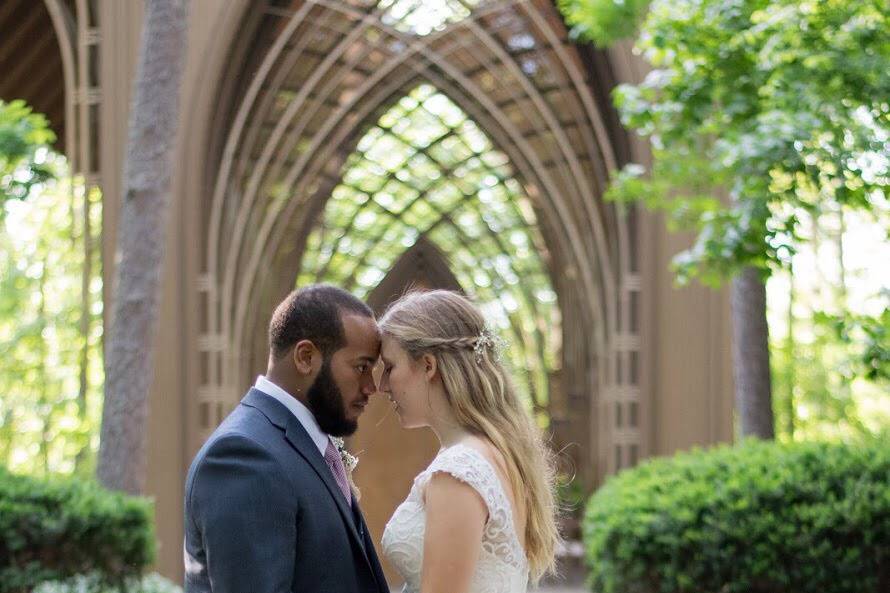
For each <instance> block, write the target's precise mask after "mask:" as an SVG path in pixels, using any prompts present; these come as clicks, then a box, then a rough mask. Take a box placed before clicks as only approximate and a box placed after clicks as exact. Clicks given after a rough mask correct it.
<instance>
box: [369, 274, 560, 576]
mask: <svg viewBox="0 0 890 593" xmlns="http://www.w3.org/2000/svg"><path fill="white" fill-rule="evenodd" d="M380 327H381V330H382V333H383V346H382V351H381V354H382V358H383V363H384V371H383V378H382V381H381V390H382V391H383V392H384V393H386V394H387V395H388V396H389V398H390V400H391V401H392V402H393V403H394V405H395V409H396V411H397V412H398V415H399V421H400V423H401V425H402V426H403V427H404V428H420V427H430V428H431V429H432V430H433V432H435V434H436V436H437V437H438V439H439V442H440V444H441V447H442V448H441V449H440V451H439V453H438V455H436V458H435V459H434V460H433V461H432V463H431V464H430V465H429V467H428V468H427V469H426V470H424V471H423V472H422V473H421V474H420V475H418V476H417V478H415V480H414V485H413V486H412V488H411V491H410V493H409V494H408V498H407V499H406V500H405V502H403V503H402V504H401V505H400V506H399V507H398V508H397V509H396V511H395V514H393V516H392V518H391V519H390V521H389V523H388V524H387V526H386V530H385V531H384V534H383V542H382V544H383V552H384V554H385V555H386V557H387V558H388V559H389V560H390V562H391V563H392V564H393V565H394V566H395V567H396V568H397V569H398V570H399V572H400V573H401V574H402V576H403V577H404V579H405V581H406V584H405V589H404V591H406V592H410V593H438V592H440V591H448V592H449V593H517V592H520V593H521V592H524V591H526V588H527V586H528V582H529V579H530V578H531V579H532V580H534V581H536V580H537V579H538V578H540V577H541V576H542V575H544V574H545V573H547V572H550V571H552V570H553V567H554V556H555V555H554V551H555V548H556V545H557V541H558V538H559V536H558V533H557V529H556V520H555V510H556V509H555V503H554V493H553V469H552V462H551V459H550V456H549V454H548V451H547V449H546V448H545V446H544V444H543V442H542V438H541V434H540V431H539V429H538V427H537V426H536V425H535V423H534V421H533V420H532V418H531V417H530V415H529V414H528V412H527V411H526V410H525V409H524V408H523V406H522V403H521V402H520V401H519V399H518V397H517V396H516V392H515V390H514V388H513V385H512V383H511V381H510V378H509V377H508V375H507V373H506V372H505V370H504V368H503V366H502V365H501V363H500V362H499V360H498V356H497V352H496V350H497V339H496V338H495V336H494V334H492V333H491V330H489V329H487V328H486V325H485V320H484V318H483V316H482V314H481V312H480V311H479V309H478V308H476V306H475V305H473V304H472V303H471V302H470V301H469V300H467V299H466V298H465V297H463V296H460V295H458V294H456V293H453V292H448V291H443V290H436V291H430V292H413V293H410V294H408V295H406V296H404V297H402V298H401V299H400V300H398V301H397V302H396V303H394V304H393V305H392V306H391V307H390V309H389V310H388V311H387V312H386V314H385V315H384V317H383V319H382V320H381V321H380Z"/></svg>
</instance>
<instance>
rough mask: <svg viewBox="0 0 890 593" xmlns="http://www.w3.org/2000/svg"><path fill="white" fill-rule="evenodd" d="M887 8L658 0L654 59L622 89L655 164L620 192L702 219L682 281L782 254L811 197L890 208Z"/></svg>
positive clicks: (635, 171)
mask: <svg viewBox="0 0 890 593" xmlns="http://www.w3.org/2000/svg"><path fill="white" fill-rule="evenodd" d="M594 6H596V5H595V4H593V3H590V4H589V8H590V10H588V11H587V12H586V13H584V15H585V16H584V18H586V22H588V24H589V26H590V27H593V26H594V24H595V22H596V21H597V19H598V17H599V15H598V13H596V12H595V11H594V10H593V7H594ZM888 15H890V13H888V11H887V10H886V2H885V0H864V1H862V2H847V1H846V0H820V1H816V0H807V1H799V0H772V1H768V0H733V1H731V2H726V1H723V0H706V1H700V0H654V1H653V2H652V3H651V6H650V10H649V13H648V16H647V17H646V20H645V22H644V23H643V25H642V28H641V33H640V37H639V39H638V40H637V48H638V49H639V51H641V52H642V53H643V55H644V56H645V58H646V59H647V60H648V62H649V63H650V64H651V65H652V66H653V70H652V71H651V72H650V73H649V74H648V75H647V76H646V78H645V80H644V81H643V82H642V83H641V84H639V85H635V86H634V85H621V86H620V87H619V88H618V89H616V91H615V102H616V104H617V106H618V108H619V110H620V112H621V117H622V121H623V122H624V123H625V125H627V126H628V127H630V128H632V129H635V130H637V131H638V132H639V133H641V134H643V135H645V136H648V137H649V138H650V139H651V141H652V150H653V166H652V169H651V171H648V173H649V175H648V177H647V176H646V175H645V173H646V171H645V170H644V169H643V168H642V167H640V166H638V165H631V166H628V167H626V168H625V169H624V170H623V171H621V172H620V173H619V174H617V175H616V176H615V177H614V179H613V186H612V188H611V190H610V192H609V194H608V195H609V197H611V198H613V199H617V200H634V201H636V200H643V201H645V202H646V204H647V205H648V206H649V207H652V208H656V209H660V210H665V211H666V212H667V213H668V214H669V215H670V218H671V220H672V221H673V222H674V223H675V224H677V225H680V226H684V227H689V228H693V229H695V230H697V231H698V237H697V240H696V242H695V244H694V246H693V247H692V248H691V249H689V250H687V251H685V252H683V253H681V254H680V255H678V257H677V258H676V260H675V266H676V269H677V272H678V278H679V280H680V281H681V282H683V281H687V280H689V279H690V278H692V277H699V278H700V279H701V280H703V281H704V282H706V283H708V284H718V283H720V282H721V281H722V280H724V279H725V278H727V277H730V276H732V275H733V274H735V273H736V272H737V271H738V270H739V269H741V268H743V267H746V266H754V267H756V268H758V269H760V270H762V271H763V272H764V274H767V273H769V271H770V270H772V269H774V268H776V267H780V266H781V265H782V263H783V257H787V255H788V254H790V253H793V252H794V250H795V248H796V247H797V245H798V241H799V238H798V233H797V227H798V220H797V219H798V215H799V212H800V211H806V212H809V213H811V214H817V213H818V212H820V211H823V210H836V209H837V208H838V207H839V205H844V206H846V207H849V208H854V209H856V208H860V209H874V208H881V207H883V211H884V212H886V201H887V196H886V193H885V190H886V186H887V181H888V167H890V153H888V150H887V140H888V137H890V103H888V101H887V97H890V70H888V69H887V68H886V64H887V63H888V62H890V22H888V18H890V16H888ZM727 198H728V199H727Z"/></svg>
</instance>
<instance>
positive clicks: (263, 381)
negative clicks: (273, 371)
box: [254, 375, 331, 457]
mask: <svg viewBox="0 0 890 593" xmlns="http://www.w3.org/2000/svg"><path fill="white" fill-rule="evenodd" d="M254 387H255V388H256V389H257V390H258V391H262V392H263V393H264V394H266V395H268V396H269V397H271V398H273V399H275V400H277V401H279V402H281V404H282V405H283V406H284V407H285V408H287V409H288V410H290V412H291V414H293V415H294V416H295V417H296V418H297V420H298V421H299V422H300V424H302V425H303V428H305V429H306V432H308V433H309V437H310V438H311V439H312V442H313V443H315V446H316V447H318V450H319V452H320V453H321V455H322V457H324V453H325V451H326V450H327V448H328V443H329V442H331V441H330V437H329V436H328V435H327V434H325V433H324V432H322V430H321V427H320V426H319V425H318V421H317V420H316V419H315V416H314V415H313V414H312V412H311V411H310V410H309V408H307V407H306V406H305V405H304V404H303V402H301V401H300V400H298V399H297V398H295V397H294V396H292V395H291V394H289V393H288V392H287V391H285V390H284V389H282V388H281V387H279V386H278V385H276V384H275V383H273V382H272V381H270V380H269V379H267V378H266V377H265V376H264V375H260V376H259V377H257V379H256V383H255V384H254Z"/></svg>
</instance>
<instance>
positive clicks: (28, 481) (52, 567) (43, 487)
mask: <svg viewBox="0 0 890 593" xmlns="http://www.w3.org/2000/svg"><path fill="white" fill-rule="evenodd" d="M154 549H155V544H154V527H153V513H152V506H151V503H150V502H149V501H147V500H145V499H140V498H133V497H128V496H125V495H123V494H119V493H116V492H108V491H107V490H103V489H102V488H101V487H100V486H99V485H97V484H95V483H91V482H78V481H75V480H72V479H50V480H38V479H35V478H32V477H28V476H18V475H13V474H10V473H9V472H8V471H7V470H5V469H3V468H0V593H6V592H15V591H30V590H31V589H33V588H34V586H36V585H37V584H38V583H41V582H44V581H50V580H64V579H67V578H70V577H73V576H75V575H79V574H87V573H90V574H95V575H99V577H100V578H101V580H102V581H103V582H105V583H107V584H116V583H123V582H124V580H125V579H127V578H128V577H132V576H135V575H139V574H141V573H142V572H143V571H144V570H145V569H146V568H147V567H148V566H149V565H150V564H151V563H152V562H153V560H154Z"/></svg>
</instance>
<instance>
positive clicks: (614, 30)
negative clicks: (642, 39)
mask: <svg viewBox="0 0 890 593" xmlns="http://www.w3.org/2000/svg"><path fill="white" fill-rule="evenodd" d="M651 2H652V0H559V8H560V10H561V11H562V13H563V15H565V18H566V22H567V23H568V24H569V25H572V29H571V35H572V37H573V38H576V39H589V40H590V41H593V42H594V43H596V44H597V45H599V46H606V47H607V46H609V45H612V44H613V43H615V42H616V41H618V40H619V39H624V38H625V37H630V36H631V35H633V34H634V33H635V32H636V30H637V27H638V26H639V25H640V23H641V22H642V21H643V18H644V17H645V16H646V11H647V9H648V8H649V4H650V3H651Z"/></svg>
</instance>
